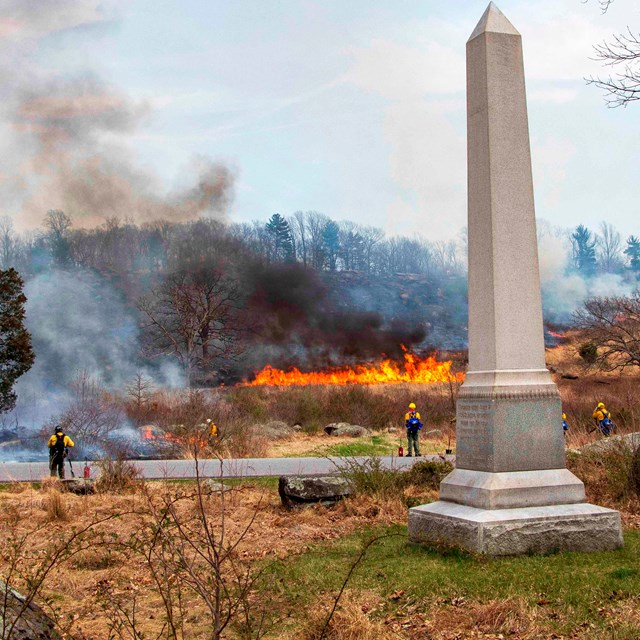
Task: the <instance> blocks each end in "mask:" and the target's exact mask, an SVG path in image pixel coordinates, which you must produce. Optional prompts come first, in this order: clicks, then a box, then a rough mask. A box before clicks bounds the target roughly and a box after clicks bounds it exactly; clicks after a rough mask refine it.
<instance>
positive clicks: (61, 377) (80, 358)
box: [3, 270, 184, 432]
mask: <svg viewBox="0 0 640 640" xmlns="http://www.w3.org/2000/svg"><path fill="white" fill-rule="evenodd" d="M25 294H26V296H27V303H26V306H25V308H26V318H25V324H26V326H27V329H28V330H29V332H30V333H31V337H32V342H33V348H34V351H35V354H36V360H35V363H34V366H33V367H32V368H31V369H30V370H29V371H28V372H27V373H26V374H25V375H24V376H22V378H20V380H19V381H18V383H17V385H16V392H17V394H18V404H17V406H16V409H15V410H14V411H13V412H11V414H9V415H7V416H5V417H4V419H3V422H4V424H5V426H7V427H11V426H13V427H14V428H16V427H17V428H19V429H20V431H25V430H26V431H28V432H34V431H37V430H39V429H40V428H41V427H42V426H43V425H44V424H46V423H47V422H48V421H49V420H50V419H51V418H52V417H53V416H56V415H59V414H61V413H62V412H63V411H64V410H65V409H66V408H67V406H68V405H69V403H70V402H71V400H72V397H71V396H72V394H71V387H72V383H73V381H74V380H75V379H77V378H78V376H79V375H85V376H88V377H89V378H90V379H91V380H92V381H93V382H95V383H96V384H98V385H99V386H100V387H102V388H105V389H108V390H114V391H118V392H120V393H122V392H123V390H125V389H126V387H127V386H128V385H129V384H131V382H132V380H133V378H134V377H135V375H136V374H137V373H139V372H142V373H143V375H145V377H147V378H149V379H151V380H153V381H154V384H155V385H156V386H157V387H164V388H175V387H181V386H183V385H184V379H183V377H182V375H181V373H180V370H179V368H178V367H177V366H176V365H175V364H173V363H172V362H169V361H162V362H160V363H158V365H157V366H154V367H151V366H149V365H146V366H144V365H141V362H140V359H139V354H140V345H139V331H138V326H137V322H136V318H135V317H134V315H133V314H132V312H131V310H130V309H128V308H127V306H126V305H125V301H124V300H123V299H122V296H121V294H119V293H118V292H117V291H116V290H115V289H114V288H113V287H112V286H111V285H110V284H109V283H108V282H106V281H105V280H104V279H103V278H100V277H99V276H97V275H95V274H93V273H91V272H89V271H86V270H74V271H63V270H53V271H48V272H46V273H42V274H40V275H37V276H36V277H34V278H33V279H31V280H29V281H28V282H27V283H26V285H25Z"/></svg>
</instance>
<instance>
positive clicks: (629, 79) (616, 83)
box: [586, 0, 640, 107]
mask: <svg viewBox="0 0 640 640" xmlns="http://www.w3.org/2000/svg"><path fill="white" fill-rule="evenodd" d="M598 3H599V5H600V9H601V10H602V13H606V12H607V11H608V9H609V7H610V6H611V4H612V3H613V0H599V2H598ZM593 48H594V51H595V59H596V60H599V61H600V62H602V64H603V65H604V66H605V67H611V68H613V67H615V68H616V73H615V74H610V75H609V76H608V77H606V78H599V77H598V78H594V77H593V76H590V77H589V78H587V79H586V80H587V84H593V85H595V86H596V87H598V88H600V89H603V90H604V92H605V94H604V95H605V101H606V103H607V106H609V107H625V106H627V104H629V103H630V102H634V101H635V100H640V36H638V35H637V34H635V33H633V32H632V31H631V29H630V28H629V27H627V31H626V33H621V34H618V35H614V36H613V39H612V40H611V41H610V42H607V41H605V42H603V43H602V44H598V45H595V46H594V47H593Z"/></svg>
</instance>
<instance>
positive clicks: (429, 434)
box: [422, 429, 442, 438]
mask: <svg viewBox="0 0 640 640" xmlns="http://www.w3.org/2000/svg"><path fill="white" fill-rule="evenodd" d="M422 436H423V437H424V438H442V431H440V429H429V431H425V432H424V433H423V434H422Z"/></svg>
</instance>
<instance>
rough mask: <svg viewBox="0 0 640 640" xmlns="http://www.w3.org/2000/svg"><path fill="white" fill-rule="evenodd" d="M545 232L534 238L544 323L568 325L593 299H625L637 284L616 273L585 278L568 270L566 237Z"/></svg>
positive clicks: (569, 249)
mask: <svg viewBox="0 0 640 640" xmlns="http://www.w3.org/2000/svg"><path fill="white" fill-rule="evenodd" d="M543 229H545V231H544V232H543V233H540V234H539V237H538V255H539V260H540V284H541V287H542V304H543V307H544V316H545V319H546V320H549V321H551V322H558V323H570V322H571V317H572V315H573V313H574V312H575V311H576V310H577V309H579V308H580V307H581V306H582V305H583V304H584V302H585V300H587V299H589V298H593V297H612V296H629V295H631V294H632V293H633V292H634V291H635V289H636V288H637V285H636V284H635V283H634V282H629V281H626V280H625V278H624V277H623V276H622V275H620V274H617V273H602V274H597V275H595V276H593V277H591V278H585V277H583V276H582V275H580V274H579V273H576V272H572V271H571V270H570V264H569V257H570V256H571V246H570V240H569V239H568V234H567V233H566V232H562V231H561V230H554V231H550V230H548V229H547V228H546V227H544V226H543Z"/></svg>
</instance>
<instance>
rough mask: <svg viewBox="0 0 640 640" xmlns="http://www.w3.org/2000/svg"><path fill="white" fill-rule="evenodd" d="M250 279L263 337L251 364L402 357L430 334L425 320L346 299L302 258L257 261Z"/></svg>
mask: <svg viewBox="0 0 640 640" xmlns="http://www.w3.org/2000/svg"><path fill="white" fill-rule="evenodd" d="M249 283H250V285H249V288H250V290H251V291H253V293H252V295H251V297H250V299H249V301H248V310H247V315H248V316H250V317H255V318H259V319H260V321H259V325H258V326H257V327H256V328H255V330H256V332H257V335H258V336H259V339H258V341H257V342H256V344H254V345H253V346H252V348H251V350H250V355H249V356H248V357H247V358H246V359H245V363H244V364H245V366H247V368H248V369H249V370H250V369H254V370H257V369H261V368H262V367H263V366H264V365H265V364H267V363H268V364H271V365H273V366H276V367H280V368H287V367H289V366H297V367H303V368H307V369H314V368H326V367H328V366H334V365H342V364H347V363H358V362H364V361H367V360H371V359H375V360H378V359H379V358H380V356H381V355H382V354H384V355H386V356H388V357H391V358H402V353H403V352H402V348H401V346H400V345H401V344H404V345H405V346H407V347H411V346H413V345H418V344H420V343H421V342H423V341H424V339H425V338H426V334H427V331H426V327H425V325H424V324H423V323H419V322H412V321H411V320H410V319H408V320H405V319H402V318H393V317H385V316H384V315H383V314H382V313H380V312H376V311H371V310H369V311H365V310H361V309H358V308H353V307H351V306H350V305H349V304H340V300H339V299H336V297H339V293H340V292H339V291H336V290H335V289H334V290H333V292H330V290H329V288H328V287H327V285H326V284H325V283H324V282H323V281H322V280H321V279H320V277H319V275H318V273H317V272H315V271H313V270H311V269H307V268H306V267H304V266H302V265H300V264H273V265H267V266H265V265H257V266H255V267H254V268H253V269H252V270H251V271H250V274H249ZM330 293H333V294H334V296H333V297H332V295H330Z"/></svg>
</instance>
